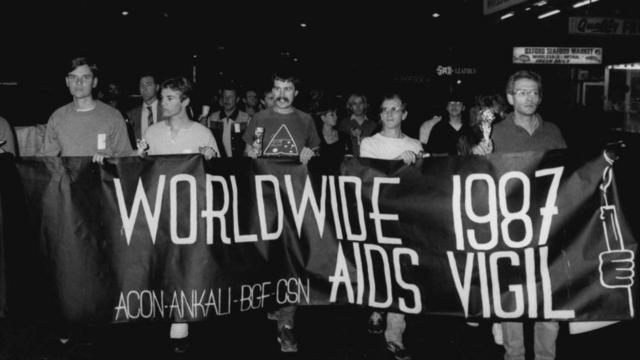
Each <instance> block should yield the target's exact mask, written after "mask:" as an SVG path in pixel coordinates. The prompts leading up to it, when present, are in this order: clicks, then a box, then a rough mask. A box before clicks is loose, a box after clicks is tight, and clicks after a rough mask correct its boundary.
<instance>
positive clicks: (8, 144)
mask: <svg viewBox="0 0 640 360" xmlns="http://www.w3.org/2000/svg"><path fill="white" fill-rule="evenodd" d="M0 134H1V135H0V153H2V152H10V153H12V154H13V155H16V143H15V140H14V134H13V130H12V128H11V125H9V122H7V121H6V120H5V119H3V118H0Z"/></svg>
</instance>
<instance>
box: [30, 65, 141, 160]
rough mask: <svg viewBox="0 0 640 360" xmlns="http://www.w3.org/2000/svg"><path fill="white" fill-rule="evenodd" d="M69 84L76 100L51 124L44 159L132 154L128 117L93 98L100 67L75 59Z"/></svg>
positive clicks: (59, 110)
mask: <svg viewBox="0 0 640 360" xmlns="http://www.w3.org/2000/svg"><path fill="white" fill-rule="evenodd" d="M66 84H67V87H68V88H69V92H70V93H71V96H72V97H73V101H72V102H70V103H69V104H67V105H64V106H62V107H60V108H58V109H57V110H56V111H54V112H53V114H52V115H51V117H50V118H49V122H48V123H47V128H46V130H45V136H44V143H43V146H42V150H41V154H42V155H43V156H93V161H95V162H99V163H102V160H103V159H104V158H105V157H109V156H125V155H131V154H132V149H131V144H130V143H129V137H128V134H127V126H126V123H125V121H124V118H123V117H122V115H121V114H120V111H118V110H117V109H115V108H113V107H111V106H109V105H107V104H105V103H103V102H102V101H100V100H96V99H94V98H93V89H95V87H96V86H97V85H98V67H97V66H96V64H95V63H93V62H91V61H89V60H88V59H87V58H84V57H79V58H75V59H73V60H71V62H70V66H69V72H68V73H67V77H66Z"/></svg>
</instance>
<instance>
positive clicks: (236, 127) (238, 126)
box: [233, 123, 240, 133]
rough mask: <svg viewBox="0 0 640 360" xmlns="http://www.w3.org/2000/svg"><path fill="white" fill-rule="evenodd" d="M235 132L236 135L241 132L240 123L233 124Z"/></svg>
mask: <svg viewBox="0 0 640 360" xmlns="http://www.w3.org/2000/svg"><path fill="white" fill-rule="evenodd" d="M233 131H235V132H236V133H239V132H240V124H239V123H233Z"/></svg>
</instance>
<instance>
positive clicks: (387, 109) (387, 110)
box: [380, 106, 404, 114]
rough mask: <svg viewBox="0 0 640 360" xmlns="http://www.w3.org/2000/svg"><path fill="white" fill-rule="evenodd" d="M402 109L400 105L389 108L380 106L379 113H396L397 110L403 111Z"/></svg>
mask: <svg viewBox="0 0 640 360" xmlns="http://www.w3.org/2000/svg"><path fill="white" fill-rule="evenodd" d="M403 111H404V110H403V109H402V108H401V107H399V108H398V107H395V106H394V107H390V108H381V109H380V113H381V114H384V113H398V112H403Z"/></svg>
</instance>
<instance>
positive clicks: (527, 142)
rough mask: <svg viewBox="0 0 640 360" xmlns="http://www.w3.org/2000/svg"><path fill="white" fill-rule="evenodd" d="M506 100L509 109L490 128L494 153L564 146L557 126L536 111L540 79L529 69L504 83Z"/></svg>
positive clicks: (539, 97) (539, 100)
mask: <svg viewBox="0 0 640 360" xmlns="http://www.w3.org/2000/svg"><path fill="white" fill-rule="evenodd" d="M506 90H507V100H508V101H509V104H511V105H512V106H513V112H512V113H510V114H507V116H506V117H505V119H504V121H501V122H499V123H497V124H496V125H495V126H494V127H493V135H492V139H493V143H494V148H495V151H496V152H501V153H509V152H521V151H545V150H551V149H561V148H565V147H567V145H566V143H565V141H564V138H563V137H562V134H561V133H560V130H559V129H558V127H557V126H556V125H555V124H553V123H550V122H546V121H543V120H542V117H541V116H540V115H539V114H538V113H537V110H538V106H539V105H540V103H541V102H542V80H541V78H540V75H538V74H537V73H535V72H532V71H518V72H516V73H515V74H513V75H511V77H510V78H509V81H508V82H507V89H506Z"/></svg>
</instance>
